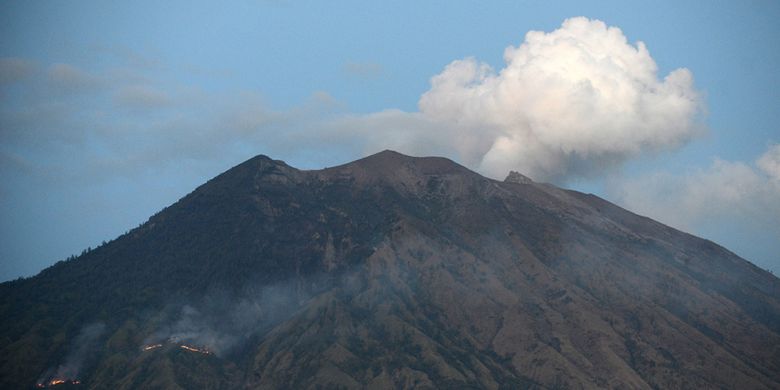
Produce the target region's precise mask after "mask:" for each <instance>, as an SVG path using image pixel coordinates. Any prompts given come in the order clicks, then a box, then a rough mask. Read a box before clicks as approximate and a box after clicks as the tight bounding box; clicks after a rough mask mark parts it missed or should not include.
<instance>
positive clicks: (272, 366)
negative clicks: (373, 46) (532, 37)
mask: <svg viewBox="0 0 780 390" xmlns="http://www.w3.org/2000/svg"><path fill="white" fill-rule="evenodd" d="M0 296H1V297H2V298H0V318H2V321H1V322H0V356H2V358H0V373H2V375H0V377H1V378H2V380H1V381H2V382H1V383H0V387H16V388H23V387H25V386H32V385H34V384H35V383H44V382H50V381H51V380H53V379H55V378H59V377H60V376H63V375H65V376H66V377H63V378H62V379H67V380H79V381H80V383H79V384H71V386H76V387H87V388H139V387H143V388H193V387H197V388H247V387H248V388H278V387H291V388H314V387H315V386H318V385H321V386H323V387H325V388H337V387H342V388H343V387H346V388H362V387H364V386H370V387H371V388H397V387H404V388H409V387H417V388H523V387H527V388H556V387H558V388H560V387H563V388H593V387H600V388H604V387H609V388H616V387H628V388H713V387H727V388H738V387H739V388H746V387H747V388H776V387H778V386H780V281H778V279H777V278H775V277H774V276H772V275H770V274H769V273H767V272H765V271H763V270H761V269H759V268H757V267H755V266H753V265H752V264H750V263H749V262H747V261H745V260H743V259H741V258H739V257H737V256H736V255H734V254H733V253H731V252H729V251H727V250H725V249H724V248H722V247H719V246H718V245H716V244H714V243H712V242H709V241H706V240H702V239H699V238H696V237H693V236H691V235H688V234H685V233H683V232H680V231H677V230H674V229H671V228H669V227H667V226H664V225H662V224H659V223H657V222H654V221H652V220H650V219H647V218H644V217H641V216H637V215H635V214H632V213H630V212H628V211H625V210H623V209H621V208H619V207H616V206H614V205H612V204H610V203H608V202H606V201H604V200H602V199H599V198H597V197H595V196H592V195H586V194H582V193H578V192H574V191H567V190H563V189H560V188H557V187H554V186H551V185H547V184H540V183H534V182H531V181H530V180H528V179H527V178H524V177H523V176H522V175H519V174H513V175H510V177H509V178H508V180H507V181H504V182H499V181H495V180H491V179H487V178H485V177H482V176H480V175H478V174H476V173H474V172H472V171H469V170H468V169H466V168H464V167H462V166H460V165H458V164H455V163H453V162H452V161H450V160H447V159H443V158H435V157H426V158H414V157H409V156H404V155H401V154H398V153H395V152H391V151H385V152H382V153H379V154H376V155H373V156H370V157H367V158H364V159H362V160H358V161H355V162H353V163H350V164H346V165H342V166H338V167H334V168H329V169H324V170H318V171H300V170H297V169H295V168H292V167H289V166H287V165H286V164H284V163H283V162H281V161H274V160H271V159H270V158H268V157H265V156H258V157H255V158H253V159H250V160H248V161H246V162H244V163H242V164H240V165H238V166H236V167H234V168H232V169H230V170H229V171H227V172H225V173H224V174H222V175H220V176H218V177H216V178H214V179H212V180H211V181H209V182H208V183H206V184H204V185H203V186H201V187H199V188H198V189H197V190H195V191H194V192H192V193H191V194H189V195H188V196H186V197H185V198H183V199H181V200H180V201H179V202H177V203H175V204H174V205H172V206H170V207H168V208H166V209H165V210H163V211H161V212H160V213H158V214H156V215H155V216H153V217H152V218H150V219H149V221H148V222H146V223H145V224H143V225H142V226H139V227H138V228H137V229H134V230H132V231H131V232H129V233H127V234H125V235H123V236H121V237H119V238H118V239H116V240H114V241H112V242H110V243H108V244H106V245H104V246H101V247H100V248H97V249H95V250H92V251H89V252H88V253H85V254H83V255H82V256H79V257H78V258H76V259H73V260H70V261H66V262H62V263H58V264H57V265H55V266H53V267H51V268H49V269H47V270H45V271H43V272H42V273H41V274H39V275H38V276H36V277H33V278H29V279H24V280H20V281H15V282H9V283H4V284H2V285H0ZM98 330H99V332H98ZM82 339H83V340H86V341H85V342H78V341H79V340H82ZM84 345H87V347H84V348H82V346H84ZM181 346H185V347H187V348H190V349H186V348H181ZM206 351H208V352H210V353H204V352H206ZM60 368H63V369H62V370H61V369H60ZM64 368H73V369H68V370H65V369H64Z"/></svg>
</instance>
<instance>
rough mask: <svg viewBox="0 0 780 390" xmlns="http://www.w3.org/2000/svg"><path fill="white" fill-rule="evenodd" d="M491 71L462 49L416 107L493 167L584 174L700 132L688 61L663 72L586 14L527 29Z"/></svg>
mask: <svg viewBox="0 0 780 390" xmlns="http://www.w3.org/2000/svg"><path fill="white" fill-rule="evenodd" d="M504 60H505V62H506V66H505V67H504V68H503V69H501V70H500V71H498V72H495V71H494V70H493V69H492V68H491V67H490V66H489V65H487V64H484V63H480V62H478V61H477V60H476V59H473V58H467V59H463V60H457V61H454V62H452V63H451V64H449V65H448V66H447V67H446V68H445V69H444V71H443V72H442V73H440V74H438V75H436V76H434V77H433V78H432V80H431V84H432V85H431V89H430V90H429V91H428V92H426V93H425V94H424V95H423V96H422V97H421V99H420V102H419V108H420V112H421V113H422V114H423V115H424V116H425V117H427V118H429V119H432V120H435V121H439V122H442V123H447V124H448V125H449V127H450V128H451V129H452V130H450V131H449V132H448V133H449V134H446V135H444V137H442V141H443V142H445V143H449V144H450V145H451V146H452V147H453V148H454V149H455V150H457V151H458V153H459V154H460V156H461V158H462V160H463V161H464V162H465V163H466V164H468V165H472V166H476V167H478V168H479V169H480V170H481V171H483V172H484V173H486V174H488V175H491V176H497V177H498V176H503V175H506V173H507V172H508V171H509V170H510V169H514V170H519V171H521V172H524V173H527V174H528V175H530V176H532V177H534V178H535V179H542V180H558V179H563V178H566V177H569V176H572V175H590V174H593V173H595V172H596V171H600V170H602V169H605V168H609V167H613V166H617V165H619V164H620V163H622V162H624V161H625V160H627V159H629V158H632V157H636V156H637V155H640V154H642V153H645V152H653V151H658V150H665V149H670V148H675V147H677V146H679V145H681V144H683V143H685V142H686V141H688V140H689V139H691V138H692V137H694V136H696V135H697V134H698V133H699V131H700V129H701V128H700V126H699V125H698V124H697V117H698V114H699V112H700V111H701V108H702V104H701V100H700V96H699V93H698V92H697V91H696V90H695V89H694V88H693V76H692V74H691V72H690V71H689V70H687V69H684V68H681V69H677V70H674V71H672V72H671V73H669V74H668V75H667V76H666V77H664V78H663V80H660V79H659V78H658V74H657V73H658V67H657V65H656V63H655V61H654V60H653V58H652V57H651V56H650V53H649V52H648V50H647V48H646V47H645V45H644V44H643V43H642V42H638V43H637V44H636V46H634V45H631V44H630V43H628V42H627V39H626V37H625V36H624V35H623V33H622V31H621V30H620V29H619V28H617V27H608V26H607V25H606V24H604V22H601V21H599V20H590V19H587V18H584V17H576V18H571V19H567V20H566V21H564V22H563V25H562V26H561V27H560V28H559V29H557V30H555V31H553V32H550V33H545V32H540V31H531V32H528V33H527V34H526V37H525V42H523V43H522V44H521V45H520V46H518V47H512V46H510V47H508V48H507V49H506V50H505V52H504Z"/></svg>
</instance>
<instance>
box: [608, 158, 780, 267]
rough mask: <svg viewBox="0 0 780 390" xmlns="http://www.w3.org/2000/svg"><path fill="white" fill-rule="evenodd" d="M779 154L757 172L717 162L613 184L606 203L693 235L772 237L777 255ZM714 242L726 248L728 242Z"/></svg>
mask: <svg viewBox="0 0 780 390" xmlns="http://www.w3.org/2000/svg"><path fill="white" fill-rule="evenodd" d="M778 152H780V148H779V147H778V145H774V146H771V147H770V148H769V149H768V150H767V152H766V153H764V154H763V155H762V156H761V157H759V158H758V159H757V160H756V166H753V165H750V164H746V163H744V162H734V161H724V160H720V159H717V160H715V161H714V162H713V163H712V164H711V165H710V166H709V167H707V168H706V169H700V170H696V171H690V172H686V173H682V174H671V173H655V174H651V175H646V176H642V177H636V178H632V179H627V178H621V179H615V180H613V182H612V183H611V185H610V187H611V188H610V190H609V192H610V199H612V200H614V201H616V202H617V203H618V204H621V205H622V206H624V207H626V208H628V209H630V210H632V211H634V212H636V213H638V214H642V215H646V216H648V217H650V218H653V219H656V220H658V221H661V222H663V223H666V224H669V225H671V226H674V227H676V228H679V229H682V230H686V231H691V232H694V233H697V234H701V232H704V231H706V230H708V229H710V228H712V227H714V226H719V227H721V228H723V229H727V230H728V227H729V226H732V227H737V226H738V227H739V229H747V230H748V231H750V232H753V233H756V232H759V233H760V234H762V235H765V236H769V237H774V240H773V241H774V243H775V244H771V243H769V242H767V243H766V244H770V245H774V246H775V247H776V249H777V250H778V251H780V245H778V244H777V243H780V225H778V223H777V221H780V180H778V176H777V173H778V171H777V167H778V164H777V163H778V162H779V161H780V159H778V157H780V153H778ZM718 241H720V242H722V243H726V242H725V241H728V237H725V238H720V237H719V240H718ZM728 244H729V245H730V246H739V245H740V243H738V242H735V243H728ZM748 249H749V248H748ZM775 266H777V264H775Z"/></svg>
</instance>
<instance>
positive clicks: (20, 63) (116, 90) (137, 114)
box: [0, 0, 780, 280]
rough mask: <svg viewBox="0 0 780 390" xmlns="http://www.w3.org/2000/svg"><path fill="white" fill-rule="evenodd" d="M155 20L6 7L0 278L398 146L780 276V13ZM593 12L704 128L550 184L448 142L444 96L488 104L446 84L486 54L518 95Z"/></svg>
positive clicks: (267, 9) (431, 5)
mask: <svg viewBox="0 0 780 390" xmlns="http://www.w3.org/2000/svg"><path fill="white" fill-rule="evenodd" d="M160 3H161V2H144V1H136V2H122V3H119V2H98V1H68V2H65V1H45V2H44V1H26V2H21V1H10V2H9V1H6V2H2V3H0V59H2V61H0V102H2V103H0V202H2V203H1V204H0V215H2V221H1V222H0V280H7V279H12V278H15V277H18V276H29V275H33V274H35V273H37V272H38V271H40V270H41V269H42V268H44V267H46V266H48V265H50V264H52V263H54V262H55V261H57V260H60V259H63V258H65V257H67V256H69V255H70V254H77V253H79V252H81V250H82V249H84V248H86V247H87V246H93V247H94V246H95V245H98V244H99V243H100V242H101V241H103V240H110V239H112V238H115V237H116V236H117V235H119V234H121V233H123V232H125V231H127V230H129V229H131V228H133V227H135V226H137V225H138V224H140V223H142V222H144V221H145V220H146V218H148V217H149V216H150V215H152V214H153V213H154V212H156V211H158V210H160V209H162V208H163V207H165V206H167V205H169V204H171V203H172V202H174V201H176V200H177V199H178V198H180V197H181V196H183V195H185V194H186V193H188V192H190V191H191V190H192V189H194V188H195V187H196V186H197V185H199V184H201V183H203V182H205V181H206V180H207V179H209V178H210V177H213V176H214V175H216V174H218V173H220V172H222V171H224V170H226V169H228V168H229V167H231V166H233V165H235V164H237V163H239V162H241V161H243V160H245V159H247V158H249V157H252V156H254V155H256V154H260V153H262V154H267V155H270V156H272V157H274V158H277V159H282V160H285V161H287V162H288V163H289V164H291V165H293V166H297V167H302V168H319V167H324V166H330V165H335V164H339V163H343V162H346V161H350V160H352V159H355V158H358V157H361V156H363V155H365V154H366V153H370V152H372V151H376V150H377V149H384V147H385V146H387V147H392V148H396V149H401V151H405V152H408V153H414V154H444V155H447V156H448V157H451V158H453V159H455V160H457V161H459V162H461V163H464V164H466V165H468V166H469V167H471V168H474V169H477V170H480V172H483V173H485V174H490V175H491V176H494V177H498V176H499V173H498V172H503V171H502V169H504V168H507V167H513V166H514V165H512V164H516V165H517V167H518V168H519V169H522V168H525V170H526V172H528V171H529V170H530V171H531V173H534V172H536V173H537V178H540V179H549V180H551V181H554V182H556V183H558V184H561V185H564V186H567V187H571V188H575V189H580V190H583V191H587V192H594V193H596V194H598V195H600V196H602V197H605V198H607V199H608V200H611V201H614V202H617V203H618V204H621V205H623V206H625V207H627V208H629V209H632V210H635V211H637V212H639V213H642V214H646V215H648V216H650V217H653V218H656V219H659V220H661V221H662V222H665V223H668V224H671V225H673V226H675V227H679V228H681V229H684V230H686V231H689V232H692V233H694V234H698V235H702V236H704V237H707V238H710V239H712V240H714V241H716V242H718V243H721V244H722V245H724V246H726V247H727V248H729V249H731V250H733V251H735V252H736V253H738V254H740V255H742V256H743V257H746V258H748V259H749V260H751V261H753V262H755V263H756V264H758V265H759V266H761V267H763V268H768V269H771V270H773V271H774V272H775V273H776V274H777V273H778V272H780V258H779V257H778V255H777V253H780V244H778V242H780V228H778V227H777V225H778V224H777V223H776V221H777V220H778V219H780V210H779V209H778V208H780V206H778V204H780V197H778V194H780V190H778V188H780V187H779V186H780V183H778V180H780V179H778V177H780V176H773V175H774V172H775V171H774V170H773V169H774V168H773V167H774V166H775V165H772V164H773V161H775V160H774V159H773V158H774V157H773V156H774V154H773V150H774V149H773V147H774V145H776V144H777V143H778V142H780V127H779V126H778V123H779V122H780V109H778V107H780V72H777V69H780V50H778V48H780V27H778V23H776V21H777V20H778V18H779V17H780V3H777V2H774V1H744V2H711V3H708V4H707V6H706V7H703V6H702V4H701V2H694V1H689V2H679V1H669V2H654V3H653V4H649V3H647V2H626V1H614V2H611V1H598V2H581V1H573V2H556V3H555V4H551V3H550V2H543V1H533V2H520V1H511V2H509V1H507V2H461V1H455V2H453V1H446V2H445V1H436V2H434V1H422V2H421V1H415V2H392V3H390V2H365V1H353V2H348V1H337V2H298V1H283V0H278V1H247V2H220V3H213V4H212V3H205V2H204V3H200V2H190V1H187V2H183V1H182V2H175V1H171V2H165V4H160ZM483 3H485V4H483ZM577 16H584V17H586V18H589V20H591V21H596V20H598V21H603V23H604V24H605V25H606V26H611V27H617V28H619V29H620V30H621V33H622V34H623V36H625V38H626V39H627V44H628V45H631V47H633V48H636V47H637V43H636V42H637V41H642V42H644V44H645V45H646V46H647V50H648V52H649V55H650V56H651V57H652V61H653V62H654V63H655V64H657V72H656V73H657V80H655V81H657V82H658V85H657V87H658V88H661V87H660V86H661V85H662V84H661V83H663V81H664V78H665V77H666V76H667V75H669V74H670V73H671V72H674V71H675V70H676V69H678V68H686V69H687V70H688V71H689V72H690V74H691V75H692V77H693V84H692V86H690V87H689V88H688V87H686V88H687V89H685V91H689V92H692V93H695V94H696V96H697V97H696V102H698V103H700V106H701V107H699V108H698V109H696V110H695V112H693V113H691V114H690V115H688V114H687V111H686V112H685V113H684V114H680V115H683V116H682V117H683V118H689V117H690V118H693V119H694V121H695V124H693V125H691V126H690V127H685V128H682V129H679V131H678V132H677V133H675V134H676V135H674V136H668V134H667V133H665V132H663V130H664V129H663V128H653V129H651V130H653V131H655V130H658V131H660V133H658V134H664V135H663V136H661V135H658V136H656V135H653V134H651V135H652V136H650V137H645V138H636V137H634V138H631V137H629V138H625V142H626V144H624V145H621V146H620V148H618V149H607V150H606V151H605V152H603V153H602V154H598V153H601V151H603V150H602V149H603V148H598V145H597V146H593V145H591V143H592V142H588V141H589V140H592V139H593V138H592V137H591V138H584V139H583V138H582V137H583V135H582V134H580V138H577V136H574V135H572V137H565V135H566V133H565V131H569V130H566V129H569V128H568V127H560V129H559V131H560V132H564V133H562V134H563V136H564V137H562V138H561V139H562V141H561V142H562V143H561V144H560V145H559V146H560V148H561V149H562V150H563V149H566V150H570V149H571V150H574V152H573V153H575V154H577V153H578V156H579V157H578V160H576V161H580V160H585V162H586V163H587V164H586V165H587V166H588V168H587V169H584V170H576V169H572V168H571V167H572V161H574V160H571V159H570V157H571V156H570V154H566V155H561V154H550V153H546V154H543V155H540V156H541V157H543V158H549V159H551V160H552V161H558V162H561V163H562V164H563V165H562V166H565V167H569V168H560V169H559V170H557V171H556V170H551V169H548V170H545V169H544V167H539V166H535V165H529V163H528V162H524V161H523V160H522V159H521V160H517V161H516V160H513V159H512V158H514V157H516V156H513V155H509V159H504V160H500V161H498V162H496V161H495V159H496V158H504V156H505V155H502V154H497V155H496V156H498V157H495V158H494V160H491V161H492V162H491V161H486V160H485V159H483V158H482V157H484V156H483V154H484V153H481V152H474V153H476V154H474V153H471V152H469V151H465V152H464V150H465V149H464V148H466V149H468V145H466V146H463V145H451V144H447V143H446V142H444V141H442V140H441V139H439V138H436V137H438V136H437V135H436V134H438V133H437V132H439V133H440V132H446V131H450V130H448V128H447V126H446V125H445V124H443V123H444V122H441V121H437V120H431V118H432V117H433V114H436V113H441V114H442V115H444V114H447V113H448V112H452V111H448V110H452V109H454V108H453V107H452V106H442V105H441V104H440V103H442V101H443V100H442V99H441V96H445V97H446V96H450V95H449V94H450V93H452V94H453V96H455V95H457V94H461V95H462V96H463V98H464V99H467V100H464V101H467V102H471V103H469V104H481V103H480V102H479V101H475V100H473V99H474V98H473V96H472V95H470V93H471V92H470V91H472V90H471V89H469V88H471V87H472V86H471V85H469V86H460V87H458V88H459V89H457V90H455V91H454V92H452V91H450V90H448V89H445V88H444V87H441V88H439V87H434V86H432V84H431V80H432V78H433V77H434V76H437V75H444V76H442V77H444V78H446V77H448V76H447V75H446V74H445V68H447V66H448V65H450V64H452V63H453V61H457V60H464V59H467V58H473V64H476V65H479V64H485V65H489V66H490V67H492V69H493V73H491V74H492V75H493V76H496V77H495V78H494V79H495V80H499V81H501V80H504V79H502V78H501V76H500V75H501V74H502V73H501V70H502V69H504V68H505V67H507V64H506V63H505V57H504V55H505V49H506V48H507V47H510V46H512V47H519V46H520V45H521V44H523V43H524V42H526V38H525V36H526V33H527V32H528V31H531V30H536V31H541V32H544V33H545V34H552V32H554V31H559V30H560V31H564V32H565V31H568V30H567V28H564V27H562V23H564V21H565V20H567V19H569V18H572V17H577ZM587 28H588V29H597V28H598V25H597V24H594V23H590V24H587ZM599 31H600V30H599ZM550 36H552V35H550ZM600 36H601V35H597V36H596V38H594V39H596V40H598V39H601V38H599V37H600ZM530 46H532V44H530V43H529V47H530ZM624 46H625V45H624ZM624 46H620V45H618V49H621V48H623V49H624V48H625V47H624ZM616 50H617V49H616ZM621 50H622V49H621ZM518 61H519V60H518ZM466 62H468V61H466ZM518 63H519V62H516V63H515V64H518ZM518 66H519V65H518ZM520 70H521V71H525V70H527V69H525V68H520ZM632 72H633V73H632ZM634 75H636V73H635V72H634V70H631V69H629V71H628V73H627V77H628V79H629V80H633V79H631V77H633V76H634ZM490 77H492V76H489V77H488V78H490ZM655 81H653V82H655ZM482 87H485V86H484V85H482ZM520 87H521V88H526V90H528V89H530V87H528V86H523V85H521V86H520ZM486 88H487V87H486ZM653 88H655V87H653ZM653 91H655V89H653ZM524 93H525V95H523V94H524ZM461 95H458V96H461ZM526 95H528V93H526V92H522V93H521V94H520V96H521V97H523V96H526ZM423 96H429V97H431V99H429V100H428V102H429V103H430V102H433V103H431V104H429V105H427V106H426V105H424V104H423V103H422V100H421V99H422V97H423ZM437 96H438V97H439V98H438V99H439V100H436V98H437ZM528 96H542V97H544V96H546V95H536V94H534V95H528ZM468 99H472V100H468ZM431 107H433V108H431ZM509 107H510V108H511V107H512V106H511V104H510V105H509ZM523 110H525V111H523ZM529 110H530V111H529ZM502 112H503V111H502ZM519 112H523V113H524V115H528V116H529V117H535V116H534V115H537V114H538V112H534V111H532V110H531V109H525V108H522V107H521V108H519ZM432 113H433V114H432ZM686 115H687V116H686ZM494 116H495V112H493V111H484V112H479V113H477V114H476V116H474V117H468V118H465V117H464V120H465V119H468V120H472V121H475V122H474V123H476V125H474V127H472V128H469V129H463V131H464V132H466V133H465V134H470V135H474V134H476V135H477V137H479V135H480V134H481V133H479V132H480V131H483V125H484V128H487V127H491V126H493V127H495V126H494V125H495V123H497V122H495V121H494V119H495V118H494ZM670 118H677V117H675V116H670ZM548 119H549V118H543V120H548ZM545 123H546V122H545ZM629 123H633V122H629ZM548 125H549V124H548ZM551 126H553V127H555V126H557V124H555V123H553V124H551ZM616 126H617V125H616ZM499 127H500V126H499ZM510 127H511V126H510ZM629 127H630V126H629ZM629 127H626V129H625V132H631V131H632V128H629ZM407 129H413V130H408V131H407ZM493 130H494V131H496V132H497V133H496V134H504V133H503V132H504V131H505V130H506V129H493ZM614 130H615V131H622V130H623V129H622V128H620V127H619V126H618V127H615V129H614ZM485 131H487V130H485ZM506 131H509V132H510V133H511V131H515V130H512V129H510V130H506ZM517 131H520V132H521V133H512V134H515V135H516V136H518V137H519V135H518V134H525V133H522V131H525V130H524V129H520V130H517ZM593 131H598V130H597V129H596V130H593ZM596 135H598V134H597V133H596ZM666 136H668V139H667V138H663V137H666ZM499 138H500V137H499ZM510 138H511V137H510ZM548 138H549V137H548ZM548 138H544V139H545V141H544V142H546V143H545V145H546V146H545V147H549V146H550V143H549V142H552V141H549V139H548ZM556 139H557V138H556ZM621 139H622V138H621ZM654 139H663V140H668V142H664V143H654V141H653V140H654ZM573 140H576V141H577V142H576V143H573ZM426 141H430V145H433V146H431V147H430V148H427V147H426V146H425V145H429V143H428V142H426ZM540 142H541V141H540ZM521 143H522V142H521ZM411 144H414V145H415V146H409V145H411ZM585 144H588V145H590V146H587V147H586V146H582V145H585ZM419 145H423V146H419ZM523 145H524V144H523ZM510 146H511V145H510ZM515 146H517V145H515ZM521 146H522V145H521ZM518 147H519V146H518ZM594 147H595V148H596V149H593V148H594ZM567 148H568V149H567ZM572 148H573V149H572ZM578 148H579V149H578ZM637 148H638V149H637ZM477 149H478V148H477ZM635 149H636V150H638V151H636V150H635ZM468 150H471V149H468ZM491 150H492V149H491ZM508 150H510V151H511V150H515V149H511V148H510V149H508ZM594 150H598V151H599V152H594ZM778 150H780V149H778ZM470 153H471V154H470ZM507 153H509V152H507ZM594 153H595V154H594ZM778 153H780V152H778ZM475 156H476V157H475ZM534 156H535V155H534ZM593 156H596V157H593ZM543 158H539V159H536V160H535V161H541V160H543ZM778 158H780V157H778ZM575 165H576V164H575Z"/></svg>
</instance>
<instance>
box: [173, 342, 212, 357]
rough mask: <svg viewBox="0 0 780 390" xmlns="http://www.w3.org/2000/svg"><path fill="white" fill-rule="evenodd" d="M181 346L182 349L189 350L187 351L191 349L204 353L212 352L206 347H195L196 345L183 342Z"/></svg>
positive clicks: (191, 350)
mask: <svg viewBox="0 0 780 390" xmlns="http://www.w3.org/2000/svg"><path fill="white" fill-rule="evenodd" d="M179 347H180V348H181V349H184V350H187V351H190V352H198V353H202V354H204V355H208V354H210V353H211V352H209V350H207V349H205V348H204V349H200V348H195V347H192V346H189V345H185V344H182V345H180V346H179Z"/></svg>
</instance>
